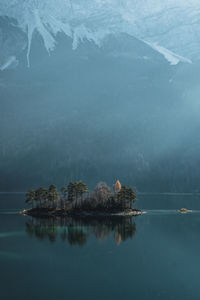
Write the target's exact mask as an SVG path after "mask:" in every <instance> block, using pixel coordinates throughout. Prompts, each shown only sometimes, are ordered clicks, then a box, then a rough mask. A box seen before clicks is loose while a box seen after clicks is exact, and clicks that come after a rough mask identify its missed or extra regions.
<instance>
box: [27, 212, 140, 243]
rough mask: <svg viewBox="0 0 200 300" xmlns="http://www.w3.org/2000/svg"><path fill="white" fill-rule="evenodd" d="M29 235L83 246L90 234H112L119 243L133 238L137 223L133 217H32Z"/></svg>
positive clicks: (98, 235) (102, 237)
mask: <svg viewBox="0 0 200 300" xmlns="http://www.w3.org/2000/svg"><path fill="white" fill-rule="evenodd" d="M26 232H27V234H28V235H29V237H36V238H38V239H40V240H45V239H48V240H49V241H51V242H52V243H54V242H56V240H57V239H59V238H61V239H62V240H63V242H65V241H67V242H68V243H69V244H70V245H79V246H83V245H85V244H86V243H87V240H88V238H89V236H90V235H94V236H95V237H96V238H97V239H98V240H100V241H101V240H104V239H106V238H107V237H108V236H110V235H112V236H113V238H114V239H115V241H116V243H117V244H118V245H119V244H120V243H121V241H126V240H127V239H130V238H133V236H134V235H135V232H136V224H135V222H134V221H133V218H131V217H130V218H129V217H126V218H124V217H115V218H91V217H89V218H86V217H85V218H74V217H73V218H72V217H71V218H69V217H67V218H42V219H38V218H32V219H30V220H29V221H28V222H27V223H26Z"/></svg>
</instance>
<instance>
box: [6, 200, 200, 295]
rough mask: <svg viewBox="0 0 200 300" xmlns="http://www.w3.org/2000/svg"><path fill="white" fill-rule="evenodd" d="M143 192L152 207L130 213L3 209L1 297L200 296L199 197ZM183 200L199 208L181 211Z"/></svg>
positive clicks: (148, 204) (146, 206)
mask: <svg viewBox="0 0 200 300" xmlns="http://www.w3.org/2000/svg"><path fill="white" fill-rule="evenodd" d="M3 197H4V196H1V197H0V198H3ZM12 197H13V195H12ZM8 198H9V197H8ZM140 198H141V199H140V200H141V202H140V204H138V205H139V206H140V205H141V206H143V207H144V208H147V214H145V215H142V216H138V217H136V218H132V219H130V218H126V219H121V218H119V219H110V218H109V219H104V220H102V219H82V220H80V219H67V220H66V219H62V220H60V219H55V220H52V219H50V220H46V219H42V220H36V219H32V218H30V217H25V216H22V215H19V214H18V213H16V211H15V210H9V209H5V208H4V209H1V210H0V270H1V272H0V290H1V298H0V299H2V300H6V299H8V300H11V299H12V300H13V299H20V300H24V299H26V300H27V299H28V300H32V299H34V300H35V299H41V300H44V299H48V300H51V299H81V300H82V299H86V300H90V299H91V300H93V299H95V300H96V299H141V300H143V299H152V300H156V299H166V300H169V299H181V300H183V299H199V298H200V284H199V282H200V281H199V280H200V213H199V212H198V210H199V207H200V199H199V198H198V197H194V196H192V195H190V196H184V197H183V196H170V195H168V196H162V195H160V196H157V198H155V196H147V195H146V196H145V197H140ZM159 199H160V200H159ZM159 201H160V202H159ZM159 203H160V210H158V206H159ZM169 203H170V206H171V207H172V209H170V208H169V207H168V206H169ZM188 203H190V205H186V204H188ZM181 204H182V205H181ZM184 206H186V207H188V208H190V207H191V208H192V209H195V207H196V210H197V211H196V212H194V213H190V214H179V213H177V212H176V211H175V208H176V207H177V208H180V207H184ZM150 208H152V209H150Z"/></svg>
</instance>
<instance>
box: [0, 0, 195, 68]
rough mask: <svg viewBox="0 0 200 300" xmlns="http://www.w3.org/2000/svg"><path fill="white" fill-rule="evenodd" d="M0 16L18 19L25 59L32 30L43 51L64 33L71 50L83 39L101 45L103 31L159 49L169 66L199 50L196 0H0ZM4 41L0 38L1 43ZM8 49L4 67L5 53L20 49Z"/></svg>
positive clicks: (9, 55) (187, 60) (4, 49)
mask: <svg viewBox="0 0 200 300" xmlns="http://www.w3.org/2000/svg"><path fill="white" fill-rule="evenodd" d="M0 16H1V17H5V16H6V17H9V18H10V19H13V20H16V21H17V25H15V26H17V27H19V28H20V30H21V31H22V32H23V33H24V36H25V37H26V38H25V41H24V44H23V43H22V44H23V45H22V46H21V47H22V49H24V47H26V49H27V58H28V63H29V55H30V49H31V42H32V38H33V35H34V32H36V31H37V32H38V33H39V34H40V35H41V37H42V39H43V42H44V46H45V48H46V50H47V51H48V52H50V51H52V50H54V48H55V46H56V36H57V34H58V33H59V32H63V33H64V34H65V35H66V36H68V37H70V38H72V47H73V49H75V48H77V47H78V45H79V43H80V42H81V41H83V40H84V39H87V40H89V41H93V42H94V43H95V44H97V45H101V42H102V41H103V39H104V38H105V37H106V36H107V35H108V34H116V33H127V34H129V35H130V36H133V37H135V38H137V39H139V40H142V41H144V42H145V43H146V44H148V45H149V46H150V47H152V48H153V49H154V50H156V51H158V52H160V53H161V54H162V55H163V56H164V57H165V58H166V59H167V60H169V61H170V63H171V64H177V63H178V62H179V61H184V62H191V60H192V61H193V60H195V59H198V58H199V53H200V51H199V50H200V49H199V48H200V47H199V45H200V43H199V42H200V35H199V32H200V2H199V1H197V0H190V1H189V0H188V1H185V0H165V1H163V0H148V1H147V0H123V1H122V0H85V1H83V0H76V1H75V0H43V1H39V0H1V6H0ZM1 31H3V29H2V30H1ZM1 31H0V35H1V34H2V33H1ZM4 42H5V39H1V38H0V43H1V45H2V44H3V43H4ZM7 47H8V46H7V45H6V47H5V46H4V45H3V46H2V49H3V51H4V54H3V55H1V56H2V57H3V58H2V57H1V62H0V64H1V65H2V64H3V65H4V66H5V65H6V61H5V57H6V59H9V60H10V58H11V57H17V55H18V52H19V49H18V47H17V49H18V50H17V51H16V53H15V50H14V49H13V50H12V51H11V52H12V53H11V54H10V53H8V55H6V53H5V52H6V51H8V52H10V50H9V49H8V48H7ZM13 47H14V46H13ZM16 59H17V58H16ZM12 60H13V61H14V58H13V59H12ZM8 65H10V64H8Z"/></svg>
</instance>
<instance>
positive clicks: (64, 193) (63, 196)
mask: <svg viewBox="0 0 200 300" xmlns="http://www.w3.org/2000/svg"><path fill="white" fill-rule="evenodd" d="M66 202H67V187H66V186H63V187H62V188H61V208H65V205H66Z"/></svg>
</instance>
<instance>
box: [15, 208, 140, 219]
mask: <svg viewBox="0 0 200 300" xmlns="http://www.w3.org/2000/svg"><path fill="white" fill-rule="evenodd" d="M20 214H23V215H28V216H33V217H67V216H80V217H87V216H88V217H89V216H92V217H109V216H110V217H112V216H120V217H123V216H124V217H126V216H138V215H141V214H143V212H142V211H141V210H137V209H127V210H125V211H81V210H76V209H70V210H65V209H58V208H57V209H38V208H33V209H25V210H22V211H20Z"/></svg>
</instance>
